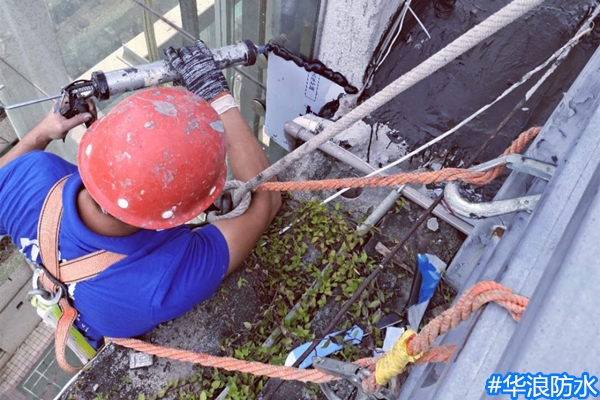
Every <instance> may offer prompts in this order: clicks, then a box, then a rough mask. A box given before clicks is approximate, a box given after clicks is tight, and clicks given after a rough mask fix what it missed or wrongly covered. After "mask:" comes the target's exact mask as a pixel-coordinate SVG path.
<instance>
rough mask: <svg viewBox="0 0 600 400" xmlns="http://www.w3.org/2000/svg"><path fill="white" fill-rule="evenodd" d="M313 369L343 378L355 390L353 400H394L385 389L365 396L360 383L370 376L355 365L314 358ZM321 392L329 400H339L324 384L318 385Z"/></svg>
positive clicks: (365, 370) (390, 393)
mask: <svg viewBox="0 0 600 400" xmlns="http://www.w3.org/2000/svg"><path fill="white" fill-rule="evenodd" d="M312 365H313V367H315V368H316V369H318V370H319V371H321V372H325V373H326V374H329V375H333V376H337V377H339V378H343V379H345V380H347V381H348V382H350V383H351V384H352V385H353V386H354V387H355V388H356V390H357V393H356V396H355V397H354V399H355V400H394V399H395V397H394V396H393V394H392V392H391V391H390V390H388V389H386V388H379V389H378V390H377V391H376V392H374V393H371V394H367V393H365V392H364V391H363V389H362V381H363V379H364V378H366V377H369V376H371V372H370V371H369V370H368V369H365V368H362V367H359V366H357V365H355V364H350V363H346V362H343V361H337V360H332V359H329V358H321V357H314V358H313V364H312ZM319 387H320V388H321V391H323V394H324V395H325V396H326V397H327V398H328V399H329V400H341V399H340V397H338V395H336V394H335V392H334V391H333V389H331V387H329V385H328V384H326V383H321V384H319Z"/></svg>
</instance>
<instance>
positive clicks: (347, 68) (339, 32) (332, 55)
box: [317, 0, 404, 88]
mask: <svg viewBox="0 0 600 400" xmlns="http://www.w3.org/2000/svg"><path fill="white" fill-rule="evenodd" d="M322 3H323V7H324V9H323V10H322V14H323V16H322V21H321V22H322V28H321V35H320V37H319V38H317V41H318V43H319V51H318V56H317V58H318V59H319V60H321V61H323V62H324V63H325V65H327V66H328V67H330V68H332V69H333V70H335V71H339V72H341V73H342V74H344V75H345V76H346V78H347V79H348V81H350V83H351V84H353V85H354V86H356V87H358V88H360V87H362V85H363V83H364V82H363V76H364V73H365V71H366V69H367V66H368V65H369V61H370V60H371V57H372V56H373V53H374V51H375V47H376V46H377V44H378V43H379V41H380V39H381V37H382V35H383V33H384V31H385V29H386V28H387V26H388V24H389V23H390V18H391V17H392V16H393V15H394V13H395V12H396V10H397V9H398V7H400V5H402V4H403V3H404V0H328V1H327V0H322Z"/></svg>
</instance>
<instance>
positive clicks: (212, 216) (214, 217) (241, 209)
mask: <svg viewBox="0 0 600 400" xmlns="http://www.w3.org/2000/svg"><path fill="white" fill-rule="evenodd" d="M243 185H244V182H242V181H236V180H230V181H226V182H225V186H224V187H223V192H222V193H221V195H220V196H219V198H218V199H217V200H216V201H215V204H217V205H218V204H220V203H221V202H222V201H223V194H225V193H226V192H228V191H230V190H235V189H239V188H240V187H242V186H243ZM251 201H252V193H250V192H246V194H245V196H244V197H243V198H242V201H241V202H240V203H239V204H237V205H236V204H235V203H234V207H235V208H234V209H233V210H231V211H230V212H228V213H226V214H220V213H219V212H217V211H210V212H209V213H207V214H206V220H207V221H208V222H210V223H213V222H215V221H219V220H221V219H231V218H235V217H239V216H240V215H242V214H243V213H245V212H246V210H247V209H248V207H250V202H251Z"/></svg>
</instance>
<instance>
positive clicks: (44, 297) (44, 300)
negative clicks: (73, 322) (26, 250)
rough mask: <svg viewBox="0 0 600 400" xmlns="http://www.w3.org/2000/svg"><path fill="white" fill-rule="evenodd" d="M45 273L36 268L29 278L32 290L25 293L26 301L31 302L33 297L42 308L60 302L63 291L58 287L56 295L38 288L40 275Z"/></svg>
mask: <svg viewBox="0 0 600 400" xmlns="http://www.w3.org/2000/svg"><path fill="white" fill-rule="evenodd" d="M42 273H45V271H44V269H42V268H36V269H35V271H34V272H33V276H32V278H31V287H32V290H30V291H29V292H27V299H28V300H29V301H31V299H32V298H33V297H35V298H36V300H37V301H38V302H39V303H40V304H41V305H43V306H46V307H52V306H54V305H56V304H58V302H59V301H60V299H61V298H62V297H63V294H65V293H64V291H63V288H62V286H60V285H59V286H58V290H57V291H56V293H52V292H50V291H48V290H46V289H44V288H43V287H40V275H41V274H42Z"/></svg>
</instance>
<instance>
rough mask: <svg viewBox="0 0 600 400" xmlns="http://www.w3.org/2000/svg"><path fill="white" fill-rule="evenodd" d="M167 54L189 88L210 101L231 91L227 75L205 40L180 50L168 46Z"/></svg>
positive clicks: (172, 65) (170, 62)
mask: <svg viewBox="0 0 600 400" xmlns="http://www.w3.org/2000/svg"><path fill="white" fill-rule="evenodd" d="M165 55H166V56H167V60H168V62H169V64H170V65H171V67H173V69H175V70H176V71H177V72H178V73H179V75H181V79H182V80H183V83H184V84H185V86H186V87H187V88H188V90H189V91H190V92H192V93H194V94H196V95H197V96H200V97H202V98H203V99H204V100H206V101H208V102H209V103H210V102H211V101H212V100H214V99H215V98H217V97H218V96H219V95H220V94H222V93H228V92H229V86H228V85H227V81H226V80H225V77H224V76H223V74H222V73H221V71H220V70H219V68H218V67H217V65H216V64H215V60H214V58H213V55H212V52H211V51H210V49H209V48H208V47H207V46H206V45H205V44H204V42H203V41H201V40H196V44H195V45H193V46H187V47H182V48H180V49H178V50H175V49H173V48H172V47H167V48H166V49H165Z"/></svg>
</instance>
